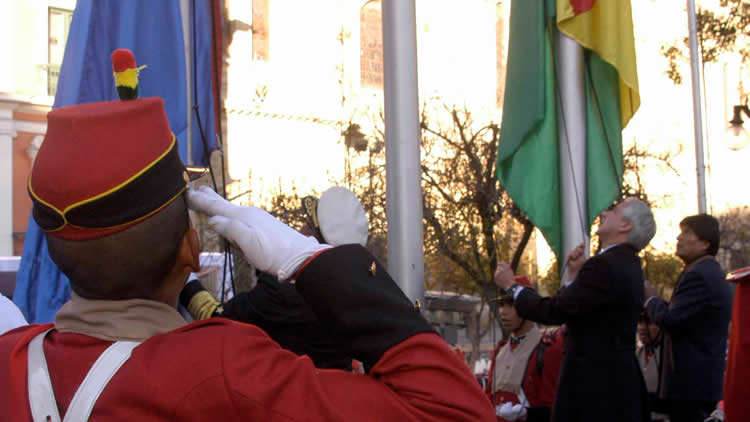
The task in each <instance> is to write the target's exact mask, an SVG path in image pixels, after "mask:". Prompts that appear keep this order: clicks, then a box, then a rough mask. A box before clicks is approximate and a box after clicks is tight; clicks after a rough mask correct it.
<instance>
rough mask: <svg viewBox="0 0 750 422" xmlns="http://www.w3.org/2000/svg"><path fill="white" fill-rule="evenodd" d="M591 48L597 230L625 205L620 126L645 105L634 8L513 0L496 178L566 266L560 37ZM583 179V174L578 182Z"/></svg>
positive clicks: (588, 90) (589, 204)
mask: <svg viewBox="0 0 750 422" xmlns="http://www.w3.org/2000/svg"><path fill="white" fill-rule="evenodd" d="M558 28H559V31H561V32H563V33H565V34H567V35H568V36H570V37H571V38H573V39H575V40H576V41H578V42H579V43H580V44H581V45H582V46H583V47H584V75H583V76H584V78H583V79H584V93H583V95H585V97H586V98H585V103H586V175H585V177H586V210H585V212H586V213H587V215H585V216H582V217H584V218H583V219H584V220H585V221H586V222H587V224H588V225H590V224H591V223H592V222H593V220H594V219H595V218H596V216H597V215H598V214H599V213H600V212H601V211H602V210H603V209H605V208H606V207H607V206H608V205H609V204H610V203H611V202H612V201H613V200H614V199H616V198H617V197H619V195H620V190H621V186H622V174H623V171H624V164H623V159H622V128H623V127H624V126H625V125H626V124H627V122H628V121H629V120H630V119H631V117H632V116H633V114H634V113H635V111H636V110H637V108H638V105H639V104H640V98H639V96H638V77H637V73H636V67H635V48H634V41H633V33H632V17H631V11H630V3H629V1H626V0H599V1H596V0H538V1H529V0H513V3H512V4H511V17H510V37H509V49H508V72H507V77H506V87H505V99H504V103H503V121H502V127H501V135H500V143H499V147H498V155H497V167H496V176H497V178H498V179H499V180H500V181H501V183H502V184H503V186H504V187H505V188H506V189H507V191H508V193H509V194H510V196H511V198H513V201H514V202H515V203H516V205H518V206H519V208H521V210H523V212H524V213H525V214H526V215H527V216H528V217H529V219H530V220H531V221H532V222H533V223H534V225H535V226H536V227H537V228H539V229H540V230H541V232H542V234H543V235H544V237H545V239H546V240H547V243H548V244H549V245H550V247H551V248H552V250H553V251H554V252H555V254H556V255H557V257H558V262H561V261H562V259H561V258H562V257H561V253H562V250H561V249H562V238H563V231H564V230H566V229H575V228H563V227H562V226H561V214H562V213H561V206H562V198H561V196H560V195H561V194H560V192H561V184H562V183H570V182H571V181H563V180H561V179H560V163H559V160H560V152H559V151H560V143H559V132H560V131H562V130H565V126H564V125H565V122H564V121H560V120H558V112H559V110H560V107H561V105H560V94H559V86H558V77H557V69H556V66H557V62H556V60H557V59H556V56H557V52H556V49H557V33H558ZM580 176H582V175H580Z"/></svg>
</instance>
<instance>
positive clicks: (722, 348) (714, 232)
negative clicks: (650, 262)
mask: <svg viewBox="0 0 750 422" xmlns="http://www.w3.org/2000/svg"><path fill="white" fill-rule="evenodd" d="M718 249H719V222H718V221H717V220H716V219H715V218H714V217H712V216H710V215H708V214H700V215H692V216H689V217H686V218H685V219H683V220H682V221H681V222H680V234H679V236H677V251H676V255H677V256H678V257H679V258H680V259H682V261H683V262H684V263H685V269H684V270H683V271H682V274H680V277H679V279H678V280H677V285H676V287H675V290H674V293H673V294H672V301H671V303H669V304H667V303H666V302H665V301H663V300H662V299H661V298H659V297H658V296H657V294H656V290H655V289H653V287H650V286H649V287H648V288H647V291H646V293H647V296H650V297H649V298H648V299H647V301H646V311H647V312H648V315H649V318H650V319H651V320H652V321H654V322H656V323H657V324H658V325H659V326H660V328H661V330H662V332H664V345H663V347H662V377H661V383H660V384H661V385H660V388H659V395H660V397H661V398H663V399H667V400H668V401H669V418H670V421H672V422H683V421H687V422H690V421H700V422H702V421H703V420H705V419H706V418H707V417H708V416H709V415H710V414H711V411H712V410H713V409H714V408H715V407H716V403H717V402H718V401H719V400H721V396H722V384H723V379H724V369H725V358H726V351H727V336H728V335H729V319H730V317H731V315H732V294H731V291H730V289H729V285H728V284H727V282H726V279H725V278H724V272H723V271H722V269H721V266H720V265H719V263H718V262H717V261H716V259H714V255H716V251H718Z"/></svg>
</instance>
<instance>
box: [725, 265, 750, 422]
mask: <svg viewBox="0 0 750 422" xmlns="http://www.w3.org/2000/svg"><path fill="white" fill-rule="evenodd" d="M734 281H736V282H737V290H736V291H735V292H734V305H733V308H732V324H731V326H730V327H731V329H730V332H729V356H728V358H727V372H726V376H725V377H724V418H725V419H724V420H726V421H728V422H734V421H750V402H748V398H749V397H750V383H748V382H747V380H748V378H750V312H748V310H747V309H745V308H750V276H747V277H744V278H742V279H737V280H734Z"/></svg>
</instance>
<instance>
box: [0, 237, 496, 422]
mask: <svg viewBox="0 0 750 422" xmlns="http://www.w3.org/2000/svg"><path fill="white" fill-rule="evenodd" d="M372 262H373V258H372V257H371V255H369V254H368V253H367V252H366V251H365V250H364V249H363V248H361V247H359V246H346V247H339V248H335V249H331V250H330V251H326V252H324V253H322V254H320V255H319V256H318V258H316V259H314V260H313V261H312V262H311V263H310V264H308V265H307V267H305V269H303V270H302V272H301V273H300V276H299V277H298V279H297V287H298V289H299V290H300V293H301V294H302V295H303V297H304V298H305V300H306V301H307V302H308V303H309V304H310V305H311V306H312V307H313V309H314V310H315V312H316V314H318V315H319V317H320V318H321V321H323V322H325V323H327V324H330V327H331V329H332V330H333V331H334V332H336V333H337V334H339V335H341V336H342V338H345V339H346V340H347V344H348V345H350V347H351V352H352V354H353V356H355V358H357V359H359V360H361V361H362V362H363V364H364V366H365V368H366V370H367V373H368V375H363V374H355V373H351V372H345V371H340V370H318V369H316V368H315V366H314V365H313V362H312V361H311V360H310V359H309V358H308V357H305V356H302V357H300V356H297V355H295V354H293V353H291V352H289V351H286V350H283V349H281V348H280V347H279V345H278V344H277V343H275V342H274V341H273V340H271V339H270V338H269V337H268V336H267V335H266V333H265V332H263V331H262V330H260V329H259V328H257V327H255V326H253V325H247V324H242V323H238V322H233V321H229V320H226V319H217V318H214V319H209V320H204V321H199V322H195V323H193V324H190V325H187V326H184V327H182V328H179V329H176V330H173V331H169V332H166V333H163V334H159V335H155V336H153V337H150V338H149V339H147V340H146V341H144V342H143V343H142V344H140V345H139V346H138V347H136V348H135V349H134V350H133V352H132V355H131V358H130V359H129V360H128V361H127V362H126V363H125V364H124V365H123V366H122V367H121V368H120V370H119V371H118V372H117V373H116V374H115V375H114V377H113V378H112V379H111V381H110V382H109V384H108V385H107V387H106V388H105V389H104V391H103V392H102V394H101V396H100V397H99V399H98V400H97V401H96V404H95V406H94V408H93V412H92V413H91V417H90V420H91V421H105V420H106V421H194V420H216V421H263V422H268V421H374V420H382V421H438V420H441V421H492V420H494V412H493V411H492V407H491V406H490V403H489V401H488V400H487V398H486V397H485V395H484V394H483V393H482V391H481V388H480V387H479V386H478V384H477V382H476V380H475V379H474V377H473V375H472V374H471V372H470V371H469V369H468V367H467V366H466V364H465V363H464V362H461V361H460V360H459V359H458V357H457V356H456V355H455V353H454V352H453V351H452V350H451V349H450V347H449V346H448V345H447V344H446V343H445V342H444V341H443V340H442V339H441V338H440V337H439V336H437V335H436V334H435V333H434V332H429V328H428V324H427V323H426V322H424V320H423V318H422V317H421V316H419V314H418V313H417V312H415V311H414V310H413V306H412V305H411V303H410V301H409V300H408V299H407V298H406V297H405V296H403V297H400V296H401V295H403V293H400V290H397V289H398V286H396V285H395V283H393V282H392V280H390V277H389V276H388V275H387V273H386V272H385V270H384V269H383V268H382V267H378V275H377V276H373V275H371V273H370V272H369V271H368V268H369V266H370V265H371V263H372ZM319 276H320V277H319ZM323 276H325V277H323ZM347 280H348V281H347ZM330 289H333V290H330ZM332 291H335V292H336V293H337V294H335V295H333V294H331V292H332ZM420 319H421V320H422V321H420ZM425 324H427V325H425ZM48 327H49V324H47V325H32V326H27V327H23V328H18V329H16V330H14V331H11V332H10V333H8V334H6V335H4V336H2V337H0V420H2V421H30V420H31V415H30V409H29V400H28V386H27V350H28V343H29V341H30V340H31V339H32V338H33V337H34V336H35V335H36V334H37V333H39V332H41V331H43V330H45V329H46V328H48ZM366 327H369V328H370V329H371V330H370V331H369V332H368V331H367V330H366ZM404 336H406V337H405V338H401V337H404ZM110 344H111V343H110V342H107V341H104V340H99V339H96V338H93V337H89V336H86V335H82V334H76V333H60V332H57V331H53V332H51V333H50V334H49V335H47V337H46V339H45V342H44V351H45V355H46V359H47V364H48V366H49V371H50V378H51V381H52V386H53V389H54V392H55V397H56V399H57V404H58V409H59V410H60V414H61V415H64V414H65V411H66V410H67V407H68V405H69V403H70V400H71V399H72V397H73V394H74V392H75V390H76V389H77V388H78V386H79V384H80V383H81V381H82V380H83V378H84V376H85V374H86V373H87V371H88V370H89V369H90V368H91V366H92V365H93V363H94V361H95V360H96V359H97V358H98V357H99V355H100V354H101V353H102V352H103V351H104V349H105V348H106V347H107V346H109V345H110Z"/></svg>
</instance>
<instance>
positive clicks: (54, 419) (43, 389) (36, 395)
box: [28, 328, 60, 422]
mask: <svg viewBox="0 0 750 422" xmlns="http://www.w3.org/2000/svg"><path fill="white" fill-rule="evenodd" d="M50 330H51V328H50V329H49V330H47V331H44V332H42V333H39V334H38V335H37V336H36V337H34V339H33V340H31V343H29V362H28V383H29V404H30V405H31V417H32V418H33V419H34V422H60V413H59V412H58V411H57V403H56V402H55V393H54V392H53V391H52V381H50V379H49V370H48V369H47V360H46V359H45V358H44V348H43V347H42V344H43V343H44V337H45V336H46V335H47V333H49V332H50Z"/></svg>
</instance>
